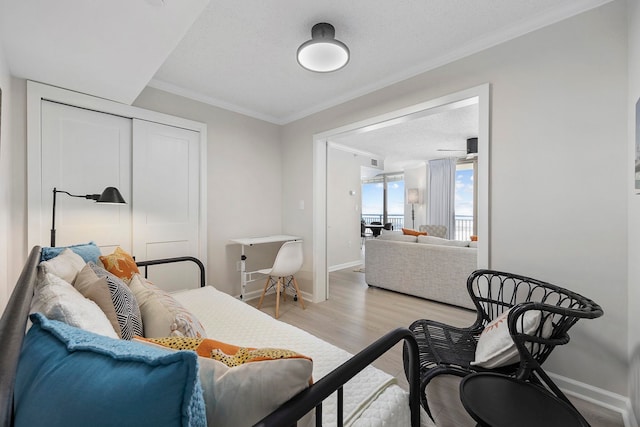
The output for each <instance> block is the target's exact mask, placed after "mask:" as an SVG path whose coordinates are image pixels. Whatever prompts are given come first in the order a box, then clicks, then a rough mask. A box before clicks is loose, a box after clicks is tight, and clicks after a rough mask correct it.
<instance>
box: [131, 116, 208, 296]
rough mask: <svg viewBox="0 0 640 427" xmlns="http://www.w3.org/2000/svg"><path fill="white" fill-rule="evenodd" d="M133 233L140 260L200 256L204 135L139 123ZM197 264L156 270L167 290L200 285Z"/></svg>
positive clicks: (136, 126) (159, 282)
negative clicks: (200, 201) (200, 203)
mask: <svg viewBox="0 0 640 427" xmlns="http://www.w3.org/2000/svg"><path fill="white" fill-rule="evenodd" d="M133 135H134V144H133V170H132V173H133V183H134V185H133V229H134V248H133V250H134V254H135V256H136V259H137V260H148V259H157V258H168V257H175V256H185V255H191V256H195V257H198V256H199V247H200V240H199V239H200V235H199V232H198V229H199V207H200V206H199V197H200V188H199V183H200V153H199V150H200V134H199V133H198V132H194V131H191V130H186V129H182V128H177V127H173V126H168V125H162V124H158V123H153V122H148V121H143V120H135V119H134V121H133ZM198 274H199V272H198V270H197V269H196V267H195V264H192V263H188V264H186V263H185V264H183V265H181V264H178V265H167V266H163V265H160V266H153V268H150V269H149V279H150V280H151V281H152V282H154V283H155V284H157V285H159V286H161V287H162V288H163V289H166V290H177V289H184V288H187V287H190V286H192V285H193V284H194V283H198V278H199V275H198Z"/></svg>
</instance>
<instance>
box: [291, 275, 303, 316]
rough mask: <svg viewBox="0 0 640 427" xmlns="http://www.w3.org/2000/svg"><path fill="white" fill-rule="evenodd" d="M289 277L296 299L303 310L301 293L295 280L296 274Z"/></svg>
mask: <svg viewBox="0 0 640 427" xmlns="http://www.w3.org/2000/svg"><path fill="white" fill-rule="evenodd" d="M291 278H292V279H293V287H294V288H295V290H296V295H298V301H300V305H301V306H302V309H303V310H304V300H303V299H302V294H301V293H300V288H298V281H297V280H296V276H291Z"/></svg>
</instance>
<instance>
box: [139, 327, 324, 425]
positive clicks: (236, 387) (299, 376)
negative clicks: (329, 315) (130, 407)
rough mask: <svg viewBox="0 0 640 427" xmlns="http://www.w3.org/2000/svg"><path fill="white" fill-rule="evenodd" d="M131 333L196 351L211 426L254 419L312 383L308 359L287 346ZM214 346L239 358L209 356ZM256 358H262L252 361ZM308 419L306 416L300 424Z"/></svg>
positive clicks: (150, 342)
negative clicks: (241, 344)
mask: <svg viewBox="0 0 640 427" xmlns="http://www.w3.org/2000/svg"><path fill="white" fill-rule="evenodd" d="M135 339H136V340H140V341H142V342H144V343H146V344H148V345H153V346H160V345H162V346H164V347H165V348H167V351H177V350H192V351H195V352H196V353H197V354H198V355H199V357H198V364H199V368H200V370H199V371H200V382H201V384H202V390H203V394H204V401H205V406H206V411H207V425H209V426H216V427H237V426H251V425H254V424H256V423H257V422H258V421H260V420H261V419H262V418H264V417H265V416H267V415H268V414H269V413H271V412H273V411H274V410H276V409H277V408H278V407H279V406H281V405H282V404H283V403H284V402H286V401H287V400H289V399H291V398H292V397H293V396H295V395H296V394H298V393H299V392H301V391H302V390H304V389H305V388H307V387H308V386H309V385H311V384H313V379H312V376H311V375H312V373H313V362H312V361H311V359H309V358H307V357H305V356H302V355H299V354H297V353H295V352H289V350H284V352H285V353H279V352H276V353H274V352H272V350H270V349H250V348H246V347H238V346H234V345H230V344H226V343H222V342H220V341H215V340H212V339H202V338H186V337H168V338H156V339H149V338H146V339H143V338H138V337H136V338H135ZM262 350H265V351H264V352H263V351H262ZM214 351H216V352H217V351H220V352H221V353H223V354H224V355H226V356H227V357H229V358H230V359H227V361H228V362H229V361H230V360H231V359H232V360H233V361H234V362H233V363H239V364H238V365H236V366H234V367H229V366H227V365H226V364H225V363H223V362H220V361H218V360H216V359H214V358H213V357H212V354H213V352H214ZM255 351H257V353H254V352H255ZM290 356H292V357H290ZM258 360H263V361H262V362H260V363H253V362H257V361H258ZM249 362H251V363H249ZM308 416H309V415H307V416H305V417H308ZM309 423H310V421H309V419H308V418H307V419H306V420H305V419H302V420H301V423H300V424H304V425H307V424H309Z"/></svg>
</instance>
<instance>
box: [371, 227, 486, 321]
mask: <svg viewBox="0 0 640 427" xmlns="http://www.w3.org/2000/svg"><path fill="white" fill-rule="evenodd" d="M423 229H424V228H423ZM477 255H478V249H477V242H468V241H458V240H447V239H444V238H441V237H436V236H432V235H430V234H429V235H427V236H425V235H419V236H414V235H407V234H404V233H403V232H402V231H392V232H387V233H383V234H381V235H380V236H379V237H378V238H376V239H369V240H367V241H366V242H365V281H366V282H367V284H368V285H369V286H375V287H378V288H384V289H389V290H392V291H396V292H401V293H404V294H408V295H414V296H417V297H421V298H426V299H429V300H433V301H437V302H442V303H446V304H451V305H455V306H459V307H464V308H469V309H475V307H474V305H473V303H472V302H471V298H470V297H469V293H468V291H467V278H468V277H469V275H470V274H471V273H472V272H473V271H474V270H476V269H477V263H478V261H477Z"/></svg>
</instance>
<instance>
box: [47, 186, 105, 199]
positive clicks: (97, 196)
mask: <svg viewBox="0 0 640 427" xmlns="http://www.w3.org/2000/svg"><path fill="white" fill-rule="evenodd" d="M56 193H64V194H66V195H67V196H71V197H80V198H82V199H89V200H98V199H99V198H100V195H99V194H85V195H84V196H80V195H76V194H71V193H69V192H68V191H64V190H56V189H55V188H54V189H53V200H54V202H55V198H56V196H55V194H56Z"/></svg>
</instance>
